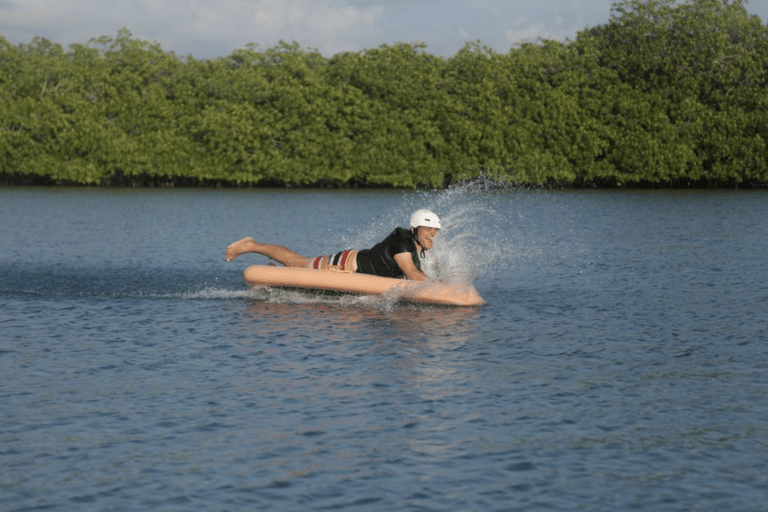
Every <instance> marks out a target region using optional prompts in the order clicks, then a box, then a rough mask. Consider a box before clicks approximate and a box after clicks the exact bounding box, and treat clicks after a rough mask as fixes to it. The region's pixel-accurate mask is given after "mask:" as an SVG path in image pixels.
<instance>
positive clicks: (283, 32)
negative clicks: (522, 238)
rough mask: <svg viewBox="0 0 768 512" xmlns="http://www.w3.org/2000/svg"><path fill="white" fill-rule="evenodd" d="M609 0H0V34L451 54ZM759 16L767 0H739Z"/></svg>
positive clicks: (551, 31) (204, 48) (505, 46)
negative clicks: (418, 46)
mask: <svg viewBox="0 0 768 512" xmlns="http://www.w3.org/2000/svg"><path fill="white" fill-rule="evenodd" d="M612 4H613V2H612V1H611V0H578V1H577V0H523V1H519V0H0V34H1V35H2V36H3V37H5V38H6V39H7V40H8V41H10V42H11V43H14V44H17V43H21V42H29V41H31V40H32V38H33V37H35V36H41V37H45V38H48V39H50V40H52V41H54V42H57V43H61V44H62V45H64V46H67V45H69V44H71V43H87V42H88V40H89V39H90V38H92V37H98V36H101V35H112V36H114V35H115V34H116V33H117V31H118V29H119V28H120V27H125V28H127V29H128V30H130V31H131V32H132V34H133V36H134V37H135V38H138V39H144V40H147V41H153V42H159V43H160V44H161V45H162V47H163V49H164V50H165V51H174V52H176V53H177V54H178V55H180V56H186V55H189V54H192V55H194V56H195V57H196V58H198V59H207V58H215V57H223V56H226V55H229V54H230V53H231V52H232V51H233V50H235V49H237V48H242V47H243V46H245V45H246V44H247V43H257V44H258V45H259V46H260V47H262V48H266V47H270V46H273V45H275V44H276V43H277V42H278V41H279V40H280V39H283V40H286V41H293V40H295V41H296V42H298V43H299V44H300V45H301V46H302V47H304V48H308V47H312V48H317V49H318V50H320V52H321V53H322V54H323V55H325V56H331V55H333V54H335V53H338V52H342V51H358V50H363V49H366V48H375V47H377V46H380V45H381V44H385V43H386V44H392V43H396V42H415V41H420V42H424V43H426V44H427V51H429V52H430V53H433V54H436V55H443V56H451V55H453V54H455V53H456V52H457V51H458V50H459V49H460V48H461V47H462V46H463V45H464V43H465V42H466V41H474V40H479V41H481V42H482V43H483V44H486V45H488V46H490V47H491V48H493V49H494V50H496V51H498V52H503V53H506V52H507V51H508V50H509V48H510V47H511V46H513V45H515V44H516V43H519V42H523V41H535V40H536V39H537V38H539V37H543V38H549V39H557V40H565V39H574V38H575V36H576V33H577V32H578V31H580V30H582V29H584V28H585V27H593V26H595V25H599V24H602V23H605V22H607V21H608V19H609V17H610V13H611V5H612ZM746 8H747V11H748V12H750V13H751V14H756V15H758V16H759V17H760V19H761V20H762V21H763V23H765V22H766V19H768V0H752V1H750V2H748V3H746Z"/></svg>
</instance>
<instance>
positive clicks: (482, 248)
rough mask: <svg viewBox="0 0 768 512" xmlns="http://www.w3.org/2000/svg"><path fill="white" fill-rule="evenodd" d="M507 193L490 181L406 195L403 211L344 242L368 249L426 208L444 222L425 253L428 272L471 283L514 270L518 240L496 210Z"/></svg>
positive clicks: (513, 229)
mask: <svg viewBox="0 0 768 512" xmlns="http://www.w3.org/2000/svg"><path fill="white" fill-rule="evenodd" d="M509 192H510V191H509V190H508V189H507V188H505V187H502V186H500V185H498V184H497V183H496V182H494V181H492V180H490V179H481V180H477V181H473V182H471V183H464V184H457V185H454V186H451V187H449V188H447V189H443V190H423V191H418V192H416V193H413V194H404V195H403V198H402V203H401V206H400V207H398V208H395V209H394V210H393V211H392V212H390V213H388V214H384V215H381V216H379V217H378V218H377V220H375V221H374V222H372V223H371V224H369V225H368V226H365V227H364V228H363V229H362V230H361V231H359V232H358V233H356V235H355V236H351V237H349V239H348V240H345V242H347V244H348V245H350V246H352V247H369V246H371V245H373V244H375V243H378V242H379V241H380V239H381V236H382V233H389V231H391V230H392V229H393V228H394V227H395V226H402V227H407V225H408V219H409V217H410V214H411V213H412V212H413V211H415V210H417V209H419V208H428V209H430V210H433V211H434V212H435V213H437V214H438V215H439V216H440V218H441V220H442V225H443V228H442V229H441V230H440V235H439V237H438V238H437V240H436V242H435V246H434V247H433V249H432V250H430V251H429V252H428V253H427V260H426V262H425V265H424V269H425V272H426V273H427V274H428V275H430V276H432V277H436V278H438V279H440V280H442V281H451V282H465V283H471V282H472V281H474V280H475V279H476V278H477V277H479V276H480V275H482V274H484V273H486V272H488V271H491V270H492V269H497V268H499V266H507V265H509V264H511V261H512V258H513V257H514V256H515V255H516V254H518V251H517V248H516V247H517V244H516V240H518V239H519V238H520V237H519V236H518V234H517V232H516V230H515V228H514V225H513V224H512V223H510V220H509V219H506V218H504V215H503V214H502V213H501V212H500V210H499V209H497V208H496V205H497V204H498V202H499V201H509V200H510V197H513V196H510V194H509Z"/></svg>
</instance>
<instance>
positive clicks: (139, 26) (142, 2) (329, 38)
mask: <svg viewBox="0 0 768 512" xmlns="http://www.w3.org/2000/svg"><path fill="white" fill-rule="evenodd" d="M3 1H4V2H5V4H3V5H4V6H5V7H3V6H0V8H2V9H3V11H2V13H1V15H0V16H2V19H3V21H2V25H3V32H4V35H7V36H8V37H9V38H12V39H16V40H18V41H29V40H31V39H32V37H34V36H42V37H48V38H49V39H52V40H54V41H55V42H60V43H62V44H65V45H66V44H70V43H73V42H77V43H86V42H87V41H88V39H90V38H91V37H98V36H100V35H105V34H106V35H114V34H116V33H117V30H118V28H120V27H126V28H128V29H129V30H130V31H131V32H132V34H133V36H134V37H136V38H140V39H146V40H150V41H159V42H161V43H162V45H163V48H164V49H166V50H174V51H176V52H177V53H179V54H181V55H185V54H187V53H192V54H193V55H195V56H196V57H199V58H208V57H214V56H223V55H226V54H228V53H230V52H231V51H232V50H234V49H236V48H239V47H242V46H244V45H245V44H247V43H251V42H254V43H258V44H260V45H261V46H262V47H265V46H271V45H274V44H276V43H277V42H278V41H279V40H280V39H283V40H287V41H291V40H296V41H298V42H299V44H301V45H302V46H303V47H309V46H311V47H315V48H318V49H320V50H321V51H322V52H323V53H324V54H333V53H336V52H338V51H344V50H357V49H360V42H361V41H364V42H370V44H371V45H378V43H377V42H376V41H377V40H380V39H383V37H384V36H383V35H382V34H381V33H380V32H377V24H378V22H379V20H380V18H381V16H382V14H383V11H384V9H383V7H380V6H377V5H375V4H374V5H368V6H351V5H349V4H348V3H346V2H344V1H341V0H219V1H210V0H166V1H158V0H114V1H109V0H99V1H96V2H93V1H86V0H53V1H52V0H16V2H17V6H18V7H16V8H12V7H13V6H11V5H9V1H8V0H3ZM6 27H8V29H6Z"/></svg>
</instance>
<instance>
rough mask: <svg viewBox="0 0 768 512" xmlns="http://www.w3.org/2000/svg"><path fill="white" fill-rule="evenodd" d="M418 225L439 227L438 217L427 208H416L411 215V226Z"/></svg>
mask: <svg viewBox="0 0 768 512" xmlns="http://www.w3.org/2000/svg"><path fill="white" fill-rule="evenodd" d="M419 226H426V227H428V228H437V229H440V228H441V226H440V217H438V216H437V215H436V214H435V212H431V211H429V210H416V211H415V212H413V215H411V227H412V228H418V227H419Z"/></svg>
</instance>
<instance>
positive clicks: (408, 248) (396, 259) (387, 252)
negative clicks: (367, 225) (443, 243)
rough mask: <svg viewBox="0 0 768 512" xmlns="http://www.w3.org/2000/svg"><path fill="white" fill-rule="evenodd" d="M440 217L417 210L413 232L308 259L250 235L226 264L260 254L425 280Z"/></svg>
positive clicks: (291, 263)
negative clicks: (423, 262)
mask: <svg viewBox="0 0 768 512" xmlns="http://www.w3.org/2000/svg"><path fill="white" fill-rule="evenodd" d="M440 228H441V225H440V218H439V217H438V216H437V215H435V213H434V212H431V211H430V210H417V211H415V212H414V213H413V215H411V222H410V229H403V228H395V230H394V231H392V233H390V235H389V236H388V237H387V238H385V239H384V240H383V241H382V242H380V243H378V244H376V245H374V246H373V247H372V248H370V249H363V250H359V251H358V250H346V251H341V252H339V253H336V254H333V255H326V256H317V257H314V258H307V257H306V256H302V255H301V254H297V253H295V252H293V251H292V250H290V249H288V248H287V247H284V246H282V245H273V244H263V243H258V242H256V241H255V240H254V239H253V238H252V237H250V236H248V237H245V238H243V239H242V240H238V241H237V242H234V243H232V244H230V246H229V247H227V258H226V259H227V261H232V260H233V259H235V258H237V257H238V256H240V255H241V254H246V253H257V254H262V255H264V256H267V257H269V258H271V259H273V260H275V261H277V262H279V263H282V264H283V265H285V266H286V267H297V268H314V269H319V270H338V271H343V272H357V273H360V274H371V275H374V276H380V277H394V278H408V279H412V280H414V281H423V280H424V279H427V275H426V274H425V273H424V272H423V271H422V270H421V261H420V259H423V258H425V257H426V254H425V251H427V250H429V249H431V248H432V246H433V245H434V242H435V238H436V237H437V234H438V231H440Z"/></svg>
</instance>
